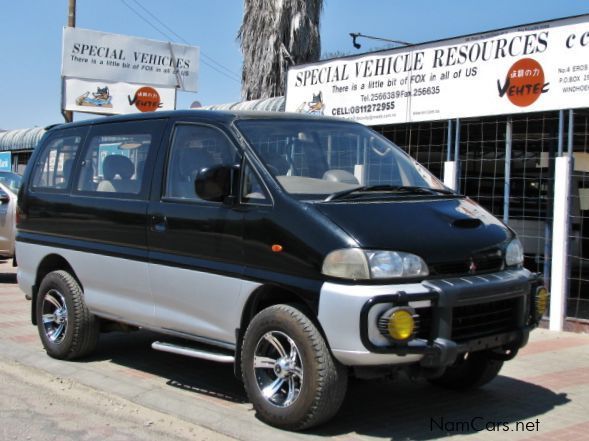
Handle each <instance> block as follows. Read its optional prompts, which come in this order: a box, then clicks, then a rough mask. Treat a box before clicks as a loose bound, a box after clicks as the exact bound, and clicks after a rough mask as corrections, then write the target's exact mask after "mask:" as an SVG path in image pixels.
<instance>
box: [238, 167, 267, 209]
mask: <svg viewBox="0 0 589 441" xmlns="http://www.w3.org/2000/svg"><path fill="white" fill-rule="evenodd" d="M241 201H242V202H243V203H246V204H263V205H268V204H269V203H270V199H269V198H268V196H267V195H266V190H265V189H264V186H263V185H262V184H261V182H260V179H259V178H258V176H257V175H256V174H255V173H254V171H253V169H252V167H251V165H250V164H249V163H247V162H246V163H245V166H244V170H243V181H242V187H241Z"/></svg>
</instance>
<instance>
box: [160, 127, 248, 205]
mask: <svg viewBox="0 0 589 441" xmlns="http://www.w3.org/2000/svg"><path fill="white" fill-rule="evenodd" d="M238 162H239V154H238V152H237V150H236V148H235V147H234V145H233V144H232V143H231V141H230V140H229V138H227V136H225V134H223V132H221V131H220V130H218V129H215V128H212V127H208V126H199V125H188V124H187V125H179V126H177V127H176V129H175V130H174V137H173V141H172V145H171V147H170V152H169V154H168V167H167V174H166V188H165V191H164V197H167V198H179V199H188V200H200V199H199V197H198V196H197V195H196V193H195V190H194V180H195V178H196V176H197V175H198V172H199V171H200V170H202V169H203V168H208V167H211V166H214V165H219V164H223V165H233V164H236V163H238Z"/></svg>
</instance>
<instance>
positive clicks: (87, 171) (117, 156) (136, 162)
mask: <svg viewBox="0 0 589 441" xmlns="http://www.w3.org/2000/svg"><path fill="white" fill-rule="evenodd" d="M149 123H151V124H149ZM159 123H160V122H159V121H153V122H152V121H145V122H139V123H120V124H116V125H113V126H108V125H105V126H98V128H97V130H96V131H92V132H91V133H90V136H89V140H88V142H87V144H86V151H85V154H84V157H83V160H82V162H81V170H80V175H79V178H78V183H77V186H76V188H77V190H78V191H83V192H92V193H96V194H97V195H106V194H109V195H112V196H116V195H118V194H121V195H126V196H127V197H129V196H131V197H133V195H138V194H139V193H140V192H141V189H142V183H143V175H144V172H145V165H146V162H147V159H148V156H149V154H150V152H151V151H152V149H155V148H156V146H155V144H157V142H156V140H154V137H155V136H156V132H155V130H156V129H155V128H154V126H160V124H159ZM109 129H111V130H109ZM158 140H159V137H158Z"/></svg>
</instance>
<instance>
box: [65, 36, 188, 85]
mask: <svg viewBox="0 0 589 441" xmlns="http://www.w3.org/2000/svg"><path fill="white" fill-rule="evenodd" d="M62 56H63V58H62V64H61V75H62V76H63V77H72V78H85V79H94V80H101V81H112V82H127V83H139V84H149V85H157V86H163V87H172V88H179V89H181V90H186V91H189V92H196V90H197V80H198V65H199V48H198V47H196V46H186V45H181V44H176V43H170V42H164V41H155V40H148V39H145V38H137V37H129V36H127V35H118V34H108V33H105V32H98V31H92V30H89V29H81V28H70V27H66V28H64V30H63V49H62Z"/></svg>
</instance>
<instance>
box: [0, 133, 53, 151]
mask: <svg viewBox="0 0 589 441" xmlns="http://www.w3.org/2000/svg"><path fill="white" fill-rule="evenodd" d="M44 133H45V129H44V128H42V127H33V128H32V129H19V130H9V131H7V132H0V151H11V150H34V149H35V147H37V144H38V143H39V140H40V139H41V137H42V136H43V134H44Z"/></svg>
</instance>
